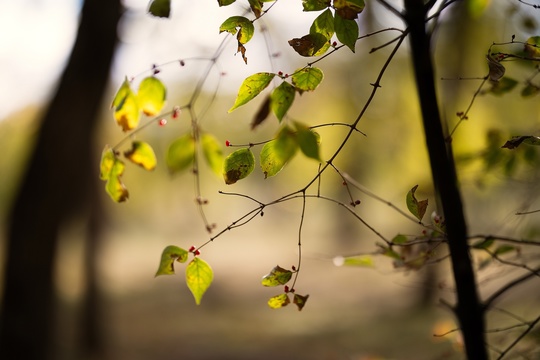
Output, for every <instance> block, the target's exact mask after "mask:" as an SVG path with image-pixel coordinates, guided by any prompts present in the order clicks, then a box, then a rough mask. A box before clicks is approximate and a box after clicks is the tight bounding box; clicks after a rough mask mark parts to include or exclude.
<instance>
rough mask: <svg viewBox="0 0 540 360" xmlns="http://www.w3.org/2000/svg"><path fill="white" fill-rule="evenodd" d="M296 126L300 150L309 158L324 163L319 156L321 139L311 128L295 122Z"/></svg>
mask: <svg viewBox="0 0 540 360" xmlns="http://www.w3.org/2000/svg"><path fill="white" fill-rule="evenodd" d="M294 126H295V127H296V141H297V142H298V145H299V146H300V150H302V152H303V153H304V155H306V156H307V157H309V158H312V159H315V160H317V161H322V160H321V156H320V154H319V141H318V140H319V139H318V138H317V135H316V134H315V133H314V132H313V131H311V129H310V128H308V127H307V126H305V125H303V124H301V123H299V122H295V123H294Z"/></svg>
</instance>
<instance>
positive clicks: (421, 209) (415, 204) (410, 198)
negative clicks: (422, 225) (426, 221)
mask: <svg viewBox="0 0 540 360" xmlns="http://www.w3.org/2000/svg"><path fill="white" fill-rule="evenodd" d="M416 189H418V185H415V186H414V187H413V188H412V189H411V190H409V192H408V193H407V199H406V203H407V209H409V211H410V212H411V214H413V215H414V216H416V218H417V219H418V221H422V218H423V217H424V214H425V213H426V210H427V206H428V201H427V199H426V200H422V201H418V200H416V196H415V195H414V193H415V192H416Z"/></svg>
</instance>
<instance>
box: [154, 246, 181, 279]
mask: <svg viewBox="0 0 540 360" xmlns="http://www.w3.org/2000/svg"><path fill="white" fill-rule="evenodd" d="M187 259H188V252H187V251H186V250H184V249H182V248H179V247H178V246H174V245H169V246H167V247H166V248H165V249H164V250H163V252H162V253H161V260H160V262H159V267H158V270H157V272H156V276H159V275H172V274H174V262H175V261H178V262H180V263H184V262H186V261H187Z"/></svg>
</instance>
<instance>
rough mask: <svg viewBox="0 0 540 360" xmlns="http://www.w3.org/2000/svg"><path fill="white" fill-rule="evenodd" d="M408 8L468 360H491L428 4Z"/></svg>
mask: <svg viewBox="0 0 540 360" xmlns="http://www.w3.org/2000/svg"><path fill="white" fill-rule="evenodd" d="M405 11H406V14H405V20H406V22H407V25H408V26H409V29H410V34H409V36H410V43H411V51H412V60H413V66H414V72H415V81H416V84H417V88H418V96H419V99H420V107H421V111H422V118H423V124H424V133H425V138H426V144H427V148H428V152H429V157H430V165H431V171H432V176H433V183H434V185H435V188H436V189H437V191H438V194H439V197H440V201H441V206H442V210H443V213H444V217H445V221H446V227H447V234H448V246H449V249H450V255H451V262H452V269H453V275H454V280H455V284H456V292H457V304H456V307H455V313H456V317H457V319H458V322H459V326H460V329H461V332H462V334H463V339H464V342H465V349H466V353H467V357H468V359H470V360H487V352H486V346H485V323H484V311H483V308H482V306H481V303H480V301H479V298H478V294H477V287H476V280H475V273H474V270H473V267H472V262H471V258H470V254H469V248H468V244H467V225H466V222H465V216H464V209H463V204H462V201H461V194H460V192H459V190H458V186H457V175H456V169H455V165H454V161H453V156H452V152H451V149H449V148H448V147H447V144H446V141H445V136H444V132H443V128H442V122H441V117H440V114H439V107H438V102H437V95H436V94H437V93H436V88H435V81H434V79H435V75H434V69H433V63H432V58H431V46H430V36H429V35H428V34H427V32H426V25H425V21H426V14H427V7H426V5H424V1H423V0H405Z"/></svg>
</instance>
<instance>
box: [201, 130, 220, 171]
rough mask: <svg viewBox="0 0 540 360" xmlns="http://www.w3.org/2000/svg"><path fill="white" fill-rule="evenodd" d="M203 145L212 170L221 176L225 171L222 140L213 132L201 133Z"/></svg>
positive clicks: (205, 156)
mask: <svg viewBox="0 0 540 360" xmlns="http://www.w3.org/2000/svg"><path fill="white" fill-rule="evenodd" d="M201 145H202V150H203V154H204V158H205V159H206V163H207V164H208V165H209V166H210V168H211V169H212V171H213V172H214V173H215V174H216V175H218V176H220V175H221V174H222V173H223V159H224V157H223V150H222V149H221V144H220V142H219V141H218V140H217V139H216V138H215V137H214V136H213V135H211V134H208V133H203V134H202V135H201Z"/></svg>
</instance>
